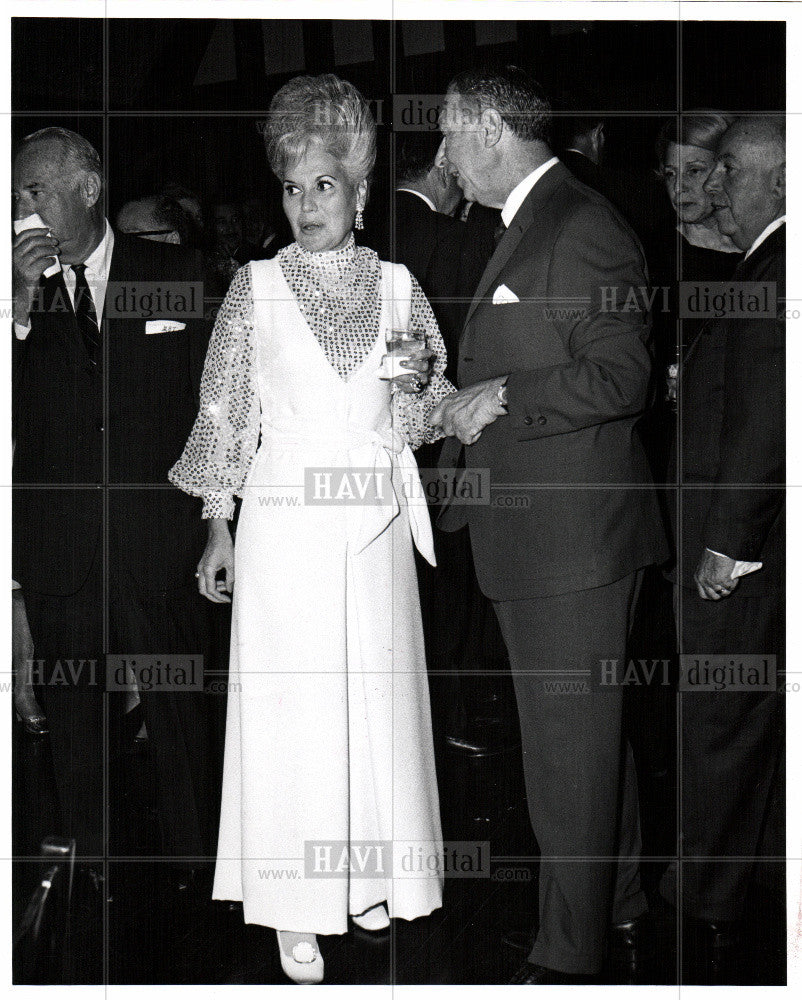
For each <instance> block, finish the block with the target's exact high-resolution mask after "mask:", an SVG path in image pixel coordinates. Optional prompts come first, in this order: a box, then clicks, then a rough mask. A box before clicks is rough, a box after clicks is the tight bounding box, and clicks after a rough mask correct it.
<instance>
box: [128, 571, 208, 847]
mask: <svg viewBox="0 0 802 1000" xmlns="http://www.w3.org/2000/svg"><path fill="white" fill-rule="evenodd" d="M214 610H217V608H216V606H215V607H213V606H212V605H211V604H209V602H208V601H206V599H205V598H203V597H201V596H200V594H199V593H198V592H197V589H195V588H194V587H193V588H183V589H176V590H171V591H168V592H165V593H160V594H147V593H142V592H140V590H139V589H138V588H137V585H136V583H135V581H133V580H132V579H131V577H130V576H129V575H128V574H126V573H125V572H124V570H122V569H120V568H118V569H117V571H116V572H115V573H114V574H113V585H112V588H111V601H110V651H111V652H112V653H117V654H128V655H130V656H134V657H136V656H142V655H143V654H145V655H148V656H149V657H150V658H151V659H153V658H158V659H159V660H161V661H162V662H165V661H166V660H168V659H169V658H170V657H172V656H175V655H180V656H183V657H190V656H191V657H193V658H194V659H195V662H196V668H197V670H198V673H196V675H195V676H196V678H197V680H198V682H199V683H200V685H201V689H200V690H182V688H181V687H180V685H178V684H175V685H174V686H173V687H172V688H171V689H167V688H166V687H161V688H160V687H158V686H155V687H153V688H152V689H150V690H148V689H147V687H146V685H144V684H140V691H139V695H140V699H141V705H142V714H143V716H144V719H145V725H146V727H147V731H148V736H149V747H150V753H151V757H152V760H153V767H154V771H155V778H156V794H157V803H158V812H159V819H160V823H161V834H162V848H163V850H164V852H165V853H166V854H168V855H170V856H172V857H188V858H193V857H199V856H210V855H211V850H212V843H213V837H214V830H215V826H216V820H215V809H216V808H217V807H218V806H219V796H220V789H219V788H215V787H214V786H215V782H214V774H215V766H214V764H215V761H214V742H215V741H214V738H213V729H212V720H211V712H210V705H209V700H210V698H211V697H212V696H211V695H207V694H206V693H205V691H204V690H203V689H202V682H203V676H204V665H207V666H208V664H206V663H205V661H206V659H207V656H208V650H209V648H210V634H211V618H210V611H214ZM216 697H220V698H225V694H224V693H220V694H219V695H216ZM112 794H113V791H112Z"/></svg>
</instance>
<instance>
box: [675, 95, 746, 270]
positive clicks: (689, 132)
mask: <svg viewBox="0 0 802 1000" xmlns="http://www.w3.org/2000/svg"><path fill="white" fill-rule="evenodd" d="M732 120H733V119H732V117H731V116H730V115H725V114H722V113H720V112H717V111H691V112H688V113H687V114H683V115H681V116H680V117H678V118H671V119H670V120H669V121H667V122H666V123H665V124H664V125H663V127H662V128H661V130H660V133H659V135H658V138H657V161H658V169H657V172H658V176H659V177H660V179H661V180H662V181H663V183H664V184H665V187H666V191H667V192H668V197H669V199H670V201H671V207H672V208H673V209H674V212H675V213H676V216H677V227H676V228H677V232H678V233H679V234H680V236H681V241H680V242H679V255H680V259H679V270H680V274H681V277H682V280H685V281H688V280H696V279H700V280H704V281H718V280H721V281H724V280H726V279H727V278H729V277H730V275H731V274H732V271H733V269H734V267H735V258H733V257H732V256H730V255H731V254H737V253H739V252H740V251H739V250H738V247H736V246H735V244H734V243H733V242H732V240H730V238H729V237H728V236H724V235H722V234H721V233H720V232H719V229H718V224H717V223H716V215H715V212H714V211H713V204H712V202H711V201H710V196H709V195H708V194H707V192H706V191H705V190H704V183H705V181H706V180H707V178H708V177H709V176H710V172H711V171H712V169H713V167H714V166H715V163H716V149H717V147H718V144H719V141H720V139H721V137H722V136H723V135H724V133H725V132H726V131H727V129H728V128H729V126H730V124H731V123H732ZM675 244H676V241H675Z"/></svg>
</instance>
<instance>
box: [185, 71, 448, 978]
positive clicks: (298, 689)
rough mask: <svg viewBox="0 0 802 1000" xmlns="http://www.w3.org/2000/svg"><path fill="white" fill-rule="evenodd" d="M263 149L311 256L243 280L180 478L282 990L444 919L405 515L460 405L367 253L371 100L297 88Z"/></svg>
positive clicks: (287, 90)
mask: <svg viewBox="0 0 802 1000" xmlns="http://www.w3.org/2000/svg"><path fill="white" fill-rule="evenodd" d="M265 144H266V148H267V156H268V160H269V163H270V167H271V169H272V170H273V171H274V173H275V174H276V175H277V176H278V178H279V180H280V181H281V183H282V187H283V191H284V195H283V207H284V211H285V213H286V215H287V218H288V220H289V223H290V226H291V228H292V232H293V236H294V238H295V242H294V243H292V244H291V245H290V246H288V247H285V248H283V249H282V250H281V251H280V252H279V253H278V255H277V257H276V258H275V259H274V260H269V261H254V262H251V263H250V264H248V265H246V266H245V267H243V268H242V269H241V270H239V271H238V272H237V274H236V276H235V278H234V281H233V282H232V285H231V288H230V290H229V292H228V295H227V296H226V298H225V301H224V303H223V306H222V309H221V312H220V315H219V316H218V319H217V322H216V324H215V329H214V333H213V335H212V340H211V343H210V347H209V353H208V356H207V360H206V366H205V369H204V376H203V384H202V397H201V408H200V413H199V415H198V418H197V421H196V424H195V427H194V429H193V432H192V435H191V437H190V439H189V441H188V442H187V446H186V449H185V451H184V453H183V455H182V457H181V459H180V460H179V461H178V463H177V464H176V465H175V466H174V467H173V469H172V470H171V472H170V479H171V480H172V481H173V482H174V483H175V484H176V485H178V486H179V487H180V488H181V489H183V490H185V491H187V492H189V493H192V494H195V495H200V496H203V498H204V516H205V517H207V518H209V519H210V521H209V541H208V544H207V547H206V550H205V551H204V554H203V557H202V559H201V561H200V563H199V565H198V577H199V587H200V591H201V593H203V594H204V595H205V596H207V597H208V598H209V599H210V600H212V601H227V600H229V599H230V598H229V597H228V596H227V595H228V593H229V592H232V590H233V593H234V601H233V615H232V641H231V666H230V678H231V682H232V683H231V685H230V691H229V695H228V710H227V725H226V748H225V768H224V778H223V797H222V815H221V822H220V837H219V844H218V857H217V866H216V870H215V882H214V889H213V896H214V898H216V899H228V900H242V902H243V908H244V917H245V921H246V922H247V923H258V924H263V925H265V926H268V927H273V928H275V929H276V930H277V935H278V942H279V949H280V957H281V963H282V967H283V968H284V971H285V972H286V973H287V975H288V976H290V978H292V979H293V980H295V981H296V982H305V983H309V982H320V981H321V980H322V978H323V958H322V956H321V954H320V950H319V948H318V943H317V938H316V934H342V933H344V932H345V931H346V930H347V929H348V916H349V914H350V915H351V917H352V918H353V919H354V921H355V922H356V923H357V924H358V925H359V926H362V927H364V928H366V929H369V930H379V929H381V928H383V927H386V926H387V925H388V922H389V917H403V918H406V919H408V920H411V919H414V918H416V917H420V916H424V915H426V914H428V913H430V912H431V911H432V910H434V909H435V908H437V907H439V906H440V905H441V899H442V871H441V867H440V866H439V865H438V866H430V867H428V868H427V869H426V870H425V872H424V873H422V874H421V873H419V874H418V875H417V877H415V876H414V875H413V876H412V877H410V875H406V877H404V876H403V875H401V877H399V873H400V865H399V858H398V853H399V851H400V852H401V853H406V854H407V855H408V854H409V851H410V849H412V850H413V852H414V856H415V857H416V858H417V857H418V856H419V855H420V849H421V847H422V848H423V850H424V852H425V854H426V856H434V857H439V856H440V852H441V851H442V843H441V838H442V834H441V827H440V816H439V803H438V794H437V784H436V778H435V769H434V758H433V747H432V734H431V716H430V705H429V695H428V687H427V676H426V669H425V662H424V649H423V638H422V630H421V619H420V605H419V600H418V592H417V581H416V573H415V564H414V559H413V540H414V543H415V545H416V546H417V547H418V549H419V551H420V552H421V553H422V555H423V556H425V557H426V558H427V559H428V560H429V561H430V562H432V563H433V562H434V556H433V551H432V537H431V529H430V524H429V515H428V512H427V507H426V504H425V501H424V500H422V499H420V498H419V499H418V502H417V503H416V502H415V501H414V500H413V501H411V502H408V501H407V495H408V493H409V492H410V486H411V487H412V490H415V488H416V487H418V488H419V486H420V483H419V480H418V473H417V467H416V465H415V460H414V457H413V455H412V452H411V447H417V446H418V445H420V444H421V443H422V442H423V441H424V440H428V441H432V440H434V438H435V436H436V435H435V434H434V432H433V431H432V429H431V427H430V426H429V425H428V424H427V420H426V418H427V415H428V413H429V412H430V410H431V409H432V408H433V407H434V405H435V404H436V403H437V402H438V400H439V399H440V398H442V397H443V396H444V395H446V394H448V393H449V392H451V391H453V389H452V386H451V385H450V384H449V383H448V382H447V381H446V380H445V379H444V378H443V375H442V373H443V370H444V368H445V361H446V359H445V350H444V348H443V342H442V339H441V337H440V333H439V331H438V329H437V324H436V322H435V320H434V317H433V314H432V311H431V308H430V306H429V303H428V302H427V301H426V298H425V297H424V295H423V293H422V292H421V290H420V287H419V286H418V284H417V282H416V281H415V279H414V278H413V277H412V276H411V275H410V273H409V272H408V271H407V270H406V268H405V267H403V266H401V265H393V264H387V263H384V262H382V261H380V260H379V259H378V257H377V256H376V254H375V253H374V252H373V251H372V250H369V249H367V248H364V247H358V246H357V245H356V244H355V241H354V236H353V232H352V229H353V228H354V226H355V225H356V227H357V228H359V226H360V222H361V213H362V209H363V208H364V206H365V202H366V199H367V193H368V181H369V177H370V173H371V170H372V168H373V164H374V161H375V155H376V126H375V122H374V120H373V117H372V115H371V113H370V110H369V108H368V106H367V104H366V102H365V101H364V99H363V98H362V97H361V95H360V94H359V93H358V91H357V90H356V89H355V88H354V87H353V86H352V85H351V84H349V83H347V82H345V81H342V80H340V79H338V78H337V77H336V76H333V75H324V76H320V77H317V78H312V77H308V76H307V77H297V78H296V79H294V80H291V81H290V82H289V83H287V84H286V85H285V86H284V87H282V88H281V90H280V91H279V92H278V93H277V94H276V96H275V97H274V99H273V101H272V103H271V105H270V111H269V117H268V122H267V127H266V132H265ZM416 328H417V329H421V330H425V331H426V333H427V335H428V345H429V348H430V350H425V351H424V352H423V354H422V355H419V357H418V358H415V359H413V360H410V361H409V362H408V363H407V364H406V366H405V367H407V368H409V369H410V372H409V373H408V374H405V375H398V374H396V377H395V378H394V379H392V380H391V381H388V380H382V378H380V377H379V376H380V372H379V369H380V365H381V363H382V361H383V357H384V355H385V353H386V351H387V347H386V342H385V338H386V334H387V332H388V330H390V329H396V330H397V329H407V330H409V329H416ZM234 495H239V496H242V497H243V498H244V499H243V503H242V509H241V512H240V516H239V523H238V526H237V533H236V545H235V546H234V544H233V543H232V540H231V534H230V532H229V519H230V518H231V517H232V514H233V511H234V500H233V497H234ZM349 500H350V501H352V502H349ZM354 500H355V501H356V502H353V501H354ZM235 567H236V588H234V587H233V584H234V569H235ZM220 571H224V574H225V580H224V581H223V580H220V581H218V580H217V579H216V578H217V574H218V572H220ZM355 842H358V845H357V846H358V852H357V851H355V852H354V854H357V853H358V855H359V858H360V859H361V860H360V865H358V866H351V865H349V859H350V860H353V855H352V853H351V845H352V844H355ZM393 854H395V855H396V858H395V860H396V869H395V875H393V870H392V855H393ZM343 858H345V862H344V863H343ZM365 865H366V866H367V867H366V869H365V870H364V871H360V870H359V868H360V867H362V866H365ZM349 869H350V874H349ZM327 875H328V877H326V876H327ZM332 876H333V877H332ZM388 911H389V912H388Z"/></svg>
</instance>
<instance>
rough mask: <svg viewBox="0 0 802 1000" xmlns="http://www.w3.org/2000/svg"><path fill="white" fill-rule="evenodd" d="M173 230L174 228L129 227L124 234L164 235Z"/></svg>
mask: <svg viewBox="0 0 802 1000" xmlns="http://www.w3.org/2000/svg"><path fill="white" fill-rule="evenodd" d="M174 232H176V230H175V229H129V230H128V232H127V233H126V236H166V235H167V233H174Z"/></svg>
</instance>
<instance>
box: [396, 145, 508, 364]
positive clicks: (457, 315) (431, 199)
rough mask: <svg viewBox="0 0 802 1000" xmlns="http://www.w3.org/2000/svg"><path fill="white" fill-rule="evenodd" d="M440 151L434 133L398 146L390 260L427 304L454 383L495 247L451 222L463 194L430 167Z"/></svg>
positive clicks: (438, 167)
mask: <svg viewBox="0 0 802 1000" xmlns="http://www.w3.org/2000/svg"><path fill="white" fill-rule="evenodd" d="M439 146H440V135H439V133H433V132H408V133H405V134H404V135H403V136H402V138H401V139H400V141H399V144H398V157H397V169H396V177H397V184H396V192H395V240H394V246H393V250H392V256H391V257H390V259H391V260H393V261H396V262H399V263H402V264H405V265H406V267H408V268H409V270H410V271H411V272H412V273H413V274H414V275H415V277H416V278H417V279H418V282H419V284H420V286H421V288H422V289H423V291H424V292H425V294H426V297H427V299H428V300H429V302H430V303H431V306H432V310H433V311H434V315H435V318H436V319H437V323H438V325H439V327H440V332H441V333H442V335H443V341H444V342H445V345H446V353H447V355H448V365H447V367H446V377H447V378H448V379H449V380H453V379H454V378H456V373H457V365H456V358H457V348H458V344H459V337H460V334H461V333H462V327H463V325H464V323H465V316H466V315H467V312H468V306H469V305H470V301H471V298H472V297H473V293H474V292H475V291H476V286H477V285H478V284H479V279H480V278H481V276H482V272H483V271H484V269H485V264H486V263H487V261H488V260H489V259H490V257H491V255H492V253H493V249H494V245H493V243H492V240H491V239H489V238H487V237H485V240H484V242H483V241H482V240H481V238H480V233H478V232H477V231H475V229H474V228H470V229H469V228H468V227H467V226H466V224H465V223H464V222H462V221H461V220H459V219H455V218H453V212H454V211H455V209H456V208H457V205H459V203H460V202H461V201H462V189H461V188H460V186H459V185H458V184H457V182H456V180H455V178H454V176H453V174H452V173H451V171H450V170H449V169H448V166H447V165H446V164H444V163H442V162H441V163H438V162H436V161H435V158H436V156H437V151H438V148H439Z"/></svg>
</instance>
